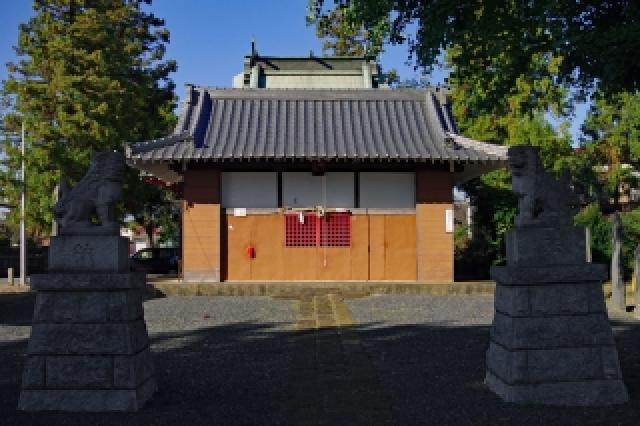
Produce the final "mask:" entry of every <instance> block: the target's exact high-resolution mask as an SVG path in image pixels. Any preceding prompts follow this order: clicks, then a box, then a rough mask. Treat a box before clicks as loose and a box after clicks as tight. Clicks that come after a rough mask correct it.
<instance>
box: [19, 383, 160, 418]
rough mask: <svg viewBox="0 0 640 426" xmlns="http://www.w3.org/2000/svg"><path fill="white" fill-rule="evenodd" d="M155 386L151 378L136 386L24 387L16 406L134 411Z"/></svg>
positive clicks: (50, 409)
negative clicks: (126, 387)
mask: <svg viewBox="0 0 640 426" xmlns="http://www.w3.org/2000/svg"><path fill="white" fill-rule="evenodd" d="M156 389H157V385H156V380H155V378H154V377H151V378H149V379H148V380H147V381H146V382H144V383H143V384H142V385H140V386H138V387H137V388H136V389H81V390H78V389H25V390H23V391H22V392H21V393H20V401H19V402H18V409H19V410H23V411H77V412H105V411H138V410H140V409H141V408H142V406H143V405H144V404H145V403H146V402H147V401H148V400H149V399H150V398H151V396H152V395H153V394H154V392H155V391H156Z"/></svg>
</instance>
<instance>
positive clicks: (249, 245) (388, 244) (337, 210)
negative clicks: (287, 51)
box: [126, 51, 507, 282]
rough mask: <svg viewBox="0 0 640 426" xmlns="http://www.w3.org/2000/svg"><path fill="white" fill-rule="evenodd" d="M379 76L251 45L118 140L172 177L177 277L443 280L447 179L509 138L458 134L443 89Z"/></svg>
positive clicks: (372, 70) (478, 166)
mask: <svg viewBox="0 0 640 426" xmlns="http://www.w3.org/2000/svg"><path fill="white" fill-rule="evenodd" d="M378 78H379V70H378V66H377V65H376V64H375V63H374V62H373V61H371V60H369V59H367V58H363V57H314V56H309V57H267V56H259V55H258V54H257V53H256V52H255V51H254V53H253V54H251V55H249V56H247V57H245V61H244V70H243V72H242V73H240V74H238V75H237V76H236V77H235V78H234V79H233V86H234V87H233V88H226V89H221V88H211V87H204V86H198V85H187V86H186V97H185V99H184V103H183V108H182V111H181V114H180V116H179V120H178V123H177V125H176V128H175V130H174V131H173V133H172V134H170V135H167V136H166V137H164V138H162V139H157V140H152V141H147V142H142V143H136V144H131V145H129V146H128V147H127V153H126V154H127V161H128V163H129V164H130V165H131V166H133V167H136V168H139V169H141V170H143V171H145V172H146V173H148V174H151V175H153V176H155V177H157V178H159V179H161V180H163V181H165V182H167V183H181V185H182V187H183V191H182V193H183V200H182V234H181V235H182V246H181V250H182V274H183V277H184V279H185V281H199V282H202V281H211V282H216V281H302V280H310V281H334V280H335V281H387V280H392V281H418V282H451V281H453V279H454V278H453V277H454V263H453V254H454V253H453V251H454V245H453V187H454V185H457V184H460V183H463V182H465V181H467V180H469V179H471V178H474V177H477V176H479V175H481V174H482V173H485V172H488V171H490V170H493V169H496V168H500V167H503V166H504V165H505V164H506V158H507V153H506V147H502V146H496V145H492V144H487V143H483V142H479V141H475V140H471V139H468V138H465V137H463V136H461V135H459V134H458V130H457V128H456V124H455V122H454V120H453V116H452V114H451V105H450V102H449V99H448V97H447V93H446V91H445V90H444V89H438V88H428V89H389V88H383V87H379V84H378Z"/></svg>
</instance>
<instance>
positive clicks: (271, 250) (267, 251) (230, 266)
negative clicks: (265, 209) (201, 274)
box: [223, 213, 416, 281]
mask: <svg viewBox="0 0 640 426" xmlns="http://www.w3.org/2000/svg"><path fill="white" fill-rule="evenodd" d="M224 218H225V229H224V233H225V237H224V241H226V243H225V246H226V259H225V261H224V266H225V267H224V268H223V269H224V275H223V277H224V279H226V280H230V281H243V280H254V281H255V280H264V281H280V280H283V281H289V280H291V281H294V280H313V281H325V280H327V281H332V280H338V281H340V280H357V281H366V280H373V281H380V280H401V281H405V280H406V281H413V280H415V279H416V232H415V215H413V214H374V215H366V214H354V215H352V216H351V235H352V238H351V240H352V244H351V247H285V246H284V216H283V215H282V214H281V213H272V214H256V215H249V216H246V217H235V216H231V215H226V216H224ZM248 246H252V247H253V248H254V249H255V257H254V258H249V256H248V255H247V251H246V249H247V247H248ZM369 250H371V251H369Z"/></svg>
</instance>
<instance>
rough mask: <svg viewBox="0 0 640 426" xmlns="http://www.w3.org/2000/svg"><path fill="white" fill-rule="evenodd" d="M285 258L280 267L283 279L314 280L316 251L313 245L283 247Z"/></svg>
mask: <svg viewBox="0 0 640 426" xmlns="http://www.w3.org/2000/svg"><path fill="white" fill-rule="evenodd" d="M283 255H284V258H285V259H286V262H285V264H284V265H283V269H282V277H283V278H282V279H283V280H316V279H317V274H316V262H317V256H318V251H317V250H316V248H315V247H285V248H283Z"/></svg>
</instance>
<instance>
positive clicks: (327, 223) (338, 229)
mask: <svg viewBox="0 0 640 426" xmlns="http://www.w3.org/2000/svg"><path fill="white" fill-rule="evenodd" d="M322 219H323V220H322V221H321V222H320V227H321V229H320V246H322V247H349V246H351V215H350V214H349V213H329V214H327V215H325V216H324V217H323V218H322Z"/></svg>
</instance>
